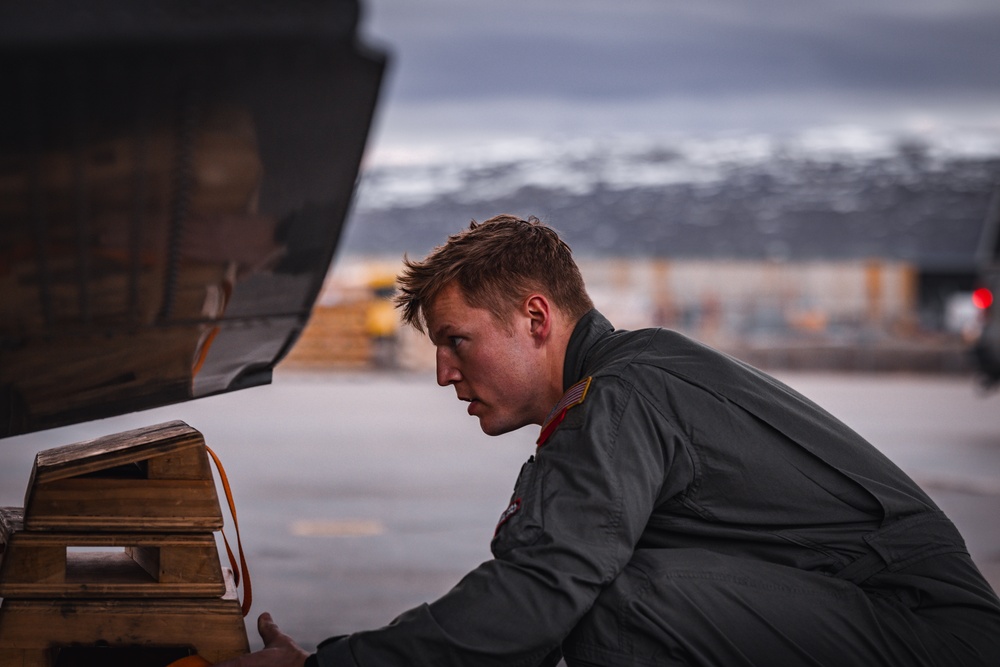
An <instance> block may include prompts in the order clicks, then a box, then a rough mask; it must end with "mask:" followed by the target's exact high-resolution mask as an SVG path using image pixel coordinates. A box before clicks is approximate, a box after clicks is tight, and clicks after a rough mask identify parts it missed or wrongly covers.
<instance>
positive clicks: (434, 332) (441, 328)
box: [430, 322, 455, 343]
mask: <svg viewBox="0 0 1000 667" xmlns="http://www.w3.org/2000/svg"><path fill="white" fill-rule="evenodd" d="M454 329H455V327H454V326H453V325H452V324H451V323H449V322H445V323H444V324H441V325H438V326H437V327H435V328H433V329H431V330H430V337H431V342H432V343H437V342H438V340H440V339H441V338H443V337H445V336H447V335H448V333H449V332H451V331H453V330H454Z"/></svg>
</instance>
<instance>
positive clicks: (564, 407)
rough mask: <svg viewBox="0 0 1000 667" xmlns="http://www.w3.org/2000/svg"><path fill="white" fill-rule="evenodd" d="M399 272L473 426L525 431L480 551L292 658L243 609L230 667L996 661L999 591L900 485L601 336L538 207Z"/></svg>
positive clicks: (404, 294) (655, 342)
mask: <svg viewBox="0 0 1000 667" xmlns="http://www.w3.org/2000/svg"><path fill="white" fill-rule="evenodd" d="M399 285H400V289H401V293H400V296H399V297H398V299H397V302H398V305H399V306H400V307H401V308H402V314H403V320H404V322H406V323H407V324H410V325H412V326H415V327H416V328H418V329H420V330H424V329H425V328H426V331H427V333H428V335H429V336H430V339H431V341H432V342H433V344H434V346H435V348H436V354H437V381H438V384H440V385H442V386H452V387H454V389H455V392H456V394H457V396H458V398H459V399H460V400H462V401H465V402H467V403H468V408H467V410H468V413H469V414H470V415H473V416H475V417H477V418H478V419H479V421H480V425H481V426H482V429H483V431H484V432H486V433H487V434H490V435H497V434H500V433H506V432H508V431H511V430H514V429H517V428H521V427H522V426H526V425H528V424H537V425H539V426H541V431H540V434H539V437H538V449H537V450H536V454H535V455H534V456H533V457H531V458H530V459H529V460H528V462H527V463H525V464H524V467H523V468H522V469H521V473H520V476H519V478H518V480H517V483H516V487H515V491H514V494H513V497H512V499H511V502H510V505H509V506H508V507H507V509H506V510H505V511H503V513H502V514H501V516H500V520H499V522H498V523H497V526H496V532H495V537H494V538H493V542H492V544H491V548H492V551H493V554H494V556H495V558H494V559H493V560H491V561H488V562H486V563H484V564H483V565H481V566H480V567H478V568H477V569H475V570H473V571H472V572H471V573H469V574H468V575H467V576H466V577H465V578H464V579H463V580H462V581H461V582H459V584H458V585H457V586H456V587H455V588H454V589H452V590H451V591H450V592H449V593H447V594H446V595H445V596H444V597H442V598H441V599H439V600H437V601H435V602H433V603H431V604H429V605H423V606H420V607H417V608H416V609H412V610H410V611H408V612H406V613H404V614H403V615H402V616H400V617H399V618H397V619H396V620H395V621H394V622H393V623H392V624H390V625H389V626H386V627H384V628H381V629H378V630H372V631H369V632H359V633H357V634H354V635H351V636H348V637H339V638H333V639H331V640H327V642H324V643H323V644H321V645H320V647H319V649H318V651H317V653H316V654H314V655H312V656H308V658H307V656H306V654H305V652H303V651H301V650H300V649H298V648H297V647H296V646H295V645H294V643H293V642H292V641H291V640H290V639H289V638H288V637H287V636H285V635H284V634H282V633H281V632H280V631H279V630H278V629H277V627H276V626H274V625H273V623H272V622H271V620H270V617H268V616H266V615H265V616H263V617H262V619H261V621H260V626H261V627H260V629H261V634H262V636H263V638H264V641H265V644H266V648H265V649H264V650H263V651H262V652H260V653H258V654H253V655H251V656H247V657H246V658H245V659H244V660H242V661H241V662H239V664H241V665H244V666H246V667H252V666H254V665H272V664H273V665H284V664H287V665H302V664H307V665H320V666H322V667H332V666H341V665H344V666H348V665H350V666H354V665H359V666H362V667H368V666H380V667H391V666H394V665H434V666H444V665H456V666H457V665H475V666H480V665H523V666H524V667H535V666H537V665H542V664H545V665H550V664H554V663H555V662H556V661H558V659H559V655H560V652H561V653H562V655H563V656H564V657H565V659H566V661H567V663H568V664H569V665H570V666H575V665H586V666H595V665H613V666H618V665H642V666H652V665H706V666H707V665H721V666H725V667H730V666H733V665H776V666H782V667H784V666H787V665H838V666H841V665H865V666H866V667H869V666H873V665H887V666H888V665H894V666H895V665H949V666H952V665H982V666H987V665H990V666H995V665H998V664H1000V600H998V599H997V596H996V594H995V593H994V592H993V591H992V590H991V588H990V586H989V584H988V583H987V582H986V581H985V580H984V579H983V577H982V576H981V575H980V573H979V571H978V570H977V569H976V567H975V565H974V564H973V563H972V561H971V559H970V558H969V555H968V553H967V551H966V549H965V546H964V543H963V541H962V538H961V536H960V535H959V534H958V532H957V531H956V529H955V528H954V526H953V525H952V523H951V522H950V521H949V520H948V519H947V518H946V517H945V516H944V515H943V514H942V513H941V511H940V510H939V509H938V508H937V507H936V506H935V505H934V503H933V502H932V501H931V500H930V498H928V497H927V496H926V495H925V494H924V493H923V491H921V490H920V489H919V488H918V487H917V485H916V484H914V483H913V482H912V481H911V480H910V479H909V478H908V477H906V475H904V474H903V473H902V472H901V471H900V470H899V469H898V468H897V467H896V466H894V465H893V464H892V463H891V462H889V461H888V460H887V459H886V458H885V457H883V456H882V455H881V454H880V453H879V452H878V451H877V450H875V449H874V448H873V447H872V446H871V445H870V444H868V443H867V442H865V441H864V440H863V439H862V438H861V437H860V436H858V435H857V434H855V433H854V432H853V431H851V430H850V429H849V428H847V427H846V426H845V425H844V424H842V423H841V422H839V421H837V420H836V419H835V418H833V417H832V416H830V415H829V414H827V413H826V412H824V411H823V410H822V409H821V408H819V407H818V406H817V405H815V404H813V403H812V402H810V401H809V400H807V399H806V398H804V397H802V396H801V395H799V394H797V393H796V392H794V391H792V390H791V389H789V388H788V387H786V386H784V385H782V384H781V383H779V382H777V381H776V380H774V379H773V378H770V377H769V376H767V375H765V374H763V373H761V372H759V371H757V370H755V369H753V368H751V367H749V366H746V365H744V364H742V363H740V362H738V361H736V360H734V359H731V358H729V357H727V356H725V355H723V354H720V353H718V352H716V351H713V350H711V349H709V348H707V347H704V346H702V345H700V344H698V343H696V342H694V341H692V340H689V339H687V338H685V337H683V336H681V335H680V334H677V333H674V332H671V331H667V330H662V329H649V330H640V331H634V332H627V331H615V330H614V328H613V327H612V326H611V324H610V323H609V322H608V321H607V320H606V319H605V318H604V317H603V316H601V314H600V313H599V312H597V311H596V310H594V309H593V306H592V304H591V301H590V299H589V297H588V296H587V293H586V291H585V289H584V284H583V280H582V278H581V276H580V272H579V270H578V269H577V267H576V264H575V263H574V261H573V259H572V256H571V254H570V249H569V247H568V246H567V245H566V244H565V243H563V242H562V241H561V240H560V239H559V237H558V236H557V235H556V233H555V232H554V231H553V230H552V229H550V228H549V227H547V226H545V225H543V224H541V223H540V222H539V221H538V220H536V219H534V218H530V219H528V220H521V219H518V218H516V217H513V216H498V217H496V218H492V219H490V220H487V221H486V222H484V223H482V224H477V223H475V222H473V223H472V225H471V226H470V227H469V229H468V230H466V231H464V232H462V233H460V234H456V235H455V236H452V237H450V238H449V239H448V242H447V243H446V244H445V245H443V246H441V247H439V248H437V249H435V250H434V251H433V252H432V253H431V254H430V255H429V256H428V257H427V258H426V259H425V260H423V261H416V262H414V261H407V262H406V266H405V270H404V271H403V273H402V275H401V276H400V278H399ZM232 664H236V663H235V662H234V663H232Z"/></svg>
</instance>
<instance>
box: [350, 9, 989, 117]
mask: <svg viewBox="0 0 1000 667" xmlns="http://www.w3.org/2000/svg"><path fill="white" fill-rule="evenodd" d="M368 10H369V11H368V15H367V18H366V20H365V21H364V23H363V26H364V29H365V30H366V31H367V32H368V33H369V34H371V35H372V37H373V38H374V39H376V40H377V41H380V42H383V43H386V44H388V45H389V47H390V48H391V50H392V51H393V53H394V55H395V59H394V65H393V70H392V74H391V76H390V79H389V81H390V84H389V90H388V96H387V98H386V99H387V102H388V104H390V105H392V106H393V107H398V109H397V111H398V112H394V113H393V114H392V116H391V118H392V119H393V120H392V122H393V123H395V122H396V120H395V119H397V118H401V117H402V115H401V114H402V112H404V111H405V112H407V113H410V114H411V117H410V119H409V123H410V124H411V125H415V124H416V123H417V119H418V117H420V116H422V115H424V114H426V115H427V116H429V117H433V116H434V115H435V114H436V113H437V114H443V115H445V116H447V115H448V109H452V110H457V109H464V110H467V111H475V110H477V109H478V110H480V113H485V116H483V117H482V118H481V119H480V121H481V123H482V125H483V127H484V128H485V127H495V128H503V126H504V123H503V116H504V115H507V116H508V117H510V118H512V119H519V118H520V117H521V116H522V115H528V116H530V115H531V114H530V113H528V114H526V113H525V110H526V109H527V108H529V107H530V108H532V109H534V110H536V111H535V112H536V113H538V112H540V111H545V110H548V111H549V112H552V113H555V112H556V111H557V110H558V111H559V113H560V114H570V115H571V116H574V115H575V116H576V118H577V120H578V121H579V122H582V119H584V118H586V117H588V116H602V115H613V114H614V113H615V111H613V110H615V109H617V110H618V113H624V114H626V115H628V114H629V113H631V114H632V115H642V114H649V115H653V116H655V115H656V111H655V109H657V108H658V109H660V110H661V112H660V113H661V115H662V116H663V117H664V118H665V119H667V118H670V119H671V120H672V122H681V121H682V120H683V118H684V117H693V120H695V121H697V120H698V117H699V113H698V112H697V111H696V110H697V109H698V108H701V109H702V110H703V112H704V117H703V118H702V120H705V119H707V118H712V119H715V120H714V121H713V123H714V124H716V125H717V126H719V127H722V126H726V125H727V124H729V125H739V124H740V123H741V122H743V121H741V120H740V119H741V118H744V119H745V118H747V117H749V116H754V117H756V116H759V115H760V113H761V111H762V110H765V109H766V108H767V106H768V104H771V105H772V107H773V108H774V111H775V113H774V115H775V117H776V118H779V119H780V118H785V117H787V116H789V115H790V114H792V112H794V111H795V109H801V111H802V114H815V113H819V114H820V115H822V116H824V117H836V118H841V119H844V118H864V117H870V116H871V115H872V114H874V113H876V112H877V110H878V109H880V108H881V109H883V110H884V111H885V112H886V113H890V114H891V115H893V116H895V117H898V116H899V114H900V113H903V112H905V111H906V110H909V112H910V113H911V114H920V113H924V115H930V116H933V117H941V116H942V114H949V113H950V114H952V115H954V116H955V117H958V116H961V115H962V114H965V116H969V115H970V113H971V112H970V110H972V109H989V108H990V105H991V104H997V105H998V106H1000V67H997V64H998V63H1000V40H998V39H997V38H996V36H997V35H998V34H1000V3H996V2H995V1H994V0H950V1H948V2H944V1H931V0H875V1H873V0H867V1H864V0H836V1H827V2H818V1H812V2H807V1H805V0H701V1H700V2H697V3H692V2H676V1H670V0H630V1H629V2H618V1H616V0H577V1H576V2H573V3H569V2H565V0H534V1H530V2H529V1H527V0H508V1H507V2H504V3H475V2H467V1H463V0H424V1H422V2H419V3H416V2H411V1H410V0H374V1H373V2H369V3H368ZM741 104H745V105H746V108H745V109H743V110H741V109H740V105H741ZM779 104H783V105H785V106H784V107H783V108H780V109H779V108H778V107H777V105H779ZM831 104H832V105H833V107H832V108H831V107H830V106H829V105H831ZM717 105H727V106H729V107H730V108H729V109H728V110H719V109H716V108H713V107H715V106H717ZM789 105H791V106H790V107H789ZM432 109H436V110H437V111H432ZM949 109H950V111H949ZM630 110H631V111H630ZM643 110H646V111H643ZM723 111H726V112H725V113H723ZM985 113H986V115H987V116H988V117H990V118H996V115H995V112H994V114H993V115H992V116H991V115H990V112H989V111H986V112H985ZM497 116H500V118H497ZM561 117H562V118H566V116H565V115H562V116H561ZM727 119H728V120H727ZM473 120H474V119H467V120H466V121H465V123H463V124H468V125H470V126H471V124H472V121H473ZM808 120H809V119H808V116H805V115H803V116H801V117H800V118H799V121H800V122H807V121H808ZM517 122H518V123H525V122H526V121H525V120H524V119H521V120H518V121H517ZM552 122H556V121H553V120H552V119H549V118H542V117H537V116H536V123H537V125H538V127H539V128H541V127H543V126H545V125H546V124H549V123H552ZM495 123H496V124H498V125H494V124H495ZM432 124H433V123H432ZM701 124H706V123H704V122H702V123H701ZM525 127H526V128H529V127H530V122H529V123H527V125H525ZM390 129H391V128H390ZM413 129H414V130H417V129H418V128H416V127H414V128H413Z"/></svg>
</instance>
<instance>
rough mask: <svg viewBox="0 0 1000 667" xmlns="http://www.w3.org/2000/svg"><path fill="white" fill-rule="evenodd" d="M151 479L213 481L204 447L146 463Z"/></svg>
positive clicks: (185, 450)
mask: <svg viewBox="0 0 1000 667" xmlns="http://www.w3.org/2000/svg"><path fill="white" fill-rule="evenodd" d="M146 466H147V476H148V478H149V479H212V467H211V464H210V463H209V461H208V452H207V451H205V448H204V447H189V448H187V449H183V450H180V451H173V452H169V453H167V454H163V455H161V456H154V457H153V458H151V459H149V460H148V461H147V462H146Z"/></svg>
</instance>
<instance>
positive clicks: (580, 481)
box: [317, 378, 683, 667]
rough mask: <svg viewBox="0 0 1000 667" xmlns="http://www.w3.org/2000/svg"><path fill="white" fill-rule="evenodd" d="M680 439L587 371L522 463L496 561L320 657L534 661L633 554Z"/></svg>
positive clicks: (627, 392) (624, 389)
mask: <svg viewBox="0 0 1000 667" xmlns="http://www.w3.org/2000/svg"><path fill="white" fill-rule="evenodd" d="M679 444H680V439H679V438H678V436H677V435H676V432H675V431H674V430H673V429H672V428H671V427H670V426H669V424H668V423H667V422H666V420H665V419H663V417H662V416H661V415H659V414H657V413H656V411H655V410H654V409H653V408H652V407H651V405H650V404H649V403H648V402H646V401H644V400H643V399H642V398H641V397H639V396H637V395H636V393H635V391H634V389H633V388H632V387H631V386H630V385H629V384H627V383H625V382H624V381H622V380H620V379H616V378H597V379H595V380H594V383H593V386H592V387H591V388H590V390H589V391H588V394H587V396H586V399H585V400H584V402H583V403H581V404H579V405H576V406H575V407H573V408H571V409H570V410H568V411H567V413H566V417H565V419H564V420H563V421H562V423H560V425H559V426H558V428H556V430H555V431H554V432H553V433H552V435H551V436H550V437H549V438H548V441H547V442H545V443H544V444H543V446H541V447H540V448H539V450H538V452H537V454H536V455H535V456H534V457H532V458H531V459H529V461H528V462H527V463H525V464H524V466H523V467H522V469H521V473H520V475H519V476H518V480H517V483H516V486H515V489H514V494H513V496H512V498H511V502H510V504H509V506H508V508H507V509H506V510H505V511H504V512H503V513H502V515H501V520H500V522H499V523H498V525H497V528H496V535H495V537H494V539H493V542H492V544H491V548H492V550H493V554H494V556H495V557H494V559H493V560H490V561H487V562H485V563H483V564H482V565H480V566H479V567H478V568H476V569H475V570H473V571H472V572H470V573H469V574H468V575H466V576H465V577H464V578H463V579H462V580H461V581H460V582H459V584H458V585H457V586H455V588H453V589H452V590H451V591H449V592H448V593H447V594H445V595H444V596H443V597H442V598H440V599H438V600H437V601H435V602H433V603H431V604H429V605H422V606H420V607H417V608H414V609H411V610H410V611H408V612H406V613H404V614H403V615H402V616H400V617H399V618H397V619H396V620H395V621H393V622H392V623H391V624H390V625H388V626H386V627H384V628H381V629H378V630H373V631H369V632H360V633H357V634H354V635H351V636H350V637H347V638H343V639H339V640H337V641H334V642H332V643H331V644H328V645H325V646H322V647H321V648H320V649H319V650H318V652H317V655H318V662H319V664H320V665H321V666H323V667H332V666H335V665H336V666H340V665H352V666H353V665H358V666H361V667H369V666H375V665H378V666H379V667H392V666H395V665H400V666H402V665H434V666H435V667H443V666H446V665H447V666H455V667H458V666H473V665H475V666H477V667H484V666H489V665H497V666H499V665H504V666H506V667H511V666H518V665H523V666H524V667H536V666H537V665H538V664H540V663H541V662H542V661H543V660H544V659H545V657H546V655H548V654H549V653H550V652H551V651H552V649H553V648H555V647H557V646H558V645H559V643H560V642H561V641H562V639H563V638H564V637H565V636H566V635H567V634H569V632H570V631H571V630H572V629H573V627H574V626H575V625H576V623H577V622H578V621H579V620H580V618H581V617H582V616H583V615H584V614H585V613H586V612H587V610H588V609H589V608H590V606H591V605H592V604H593V602H594V600H595V598H596V597H597V595H598V593H599V592H600V591H601V589H602V588H603V587H604V586H606V585H607V584H608V583H610V582H611V581H612V580H613V579H614V578H615V577H616V576H617V575H618V573H619V572H621V570H622V569H623V568H624V566H625V564H626V563H627V562H628V560H629V559H630V557H631V554H632V551H633V548H634V545H635V544H636V542H637V541H638V539H639V536H640V535H641V534H642V531H643V528H644V527H645V525H646V522H647V520H648V518H649V515H650V513H651V512H652V510H653V508H654V506H655V505H656V503H657V502H659V501H661V500H662V492H663V489H664V478H665V470H666V468H667V466H668V465H670V463H671V461H673V460H675V459H677V458H678V457H679V456H682V455H681V454H679V453H678V452H679V451H680V449H681V448H680V447H679ZM682 467H683V466H682Z"/></svg>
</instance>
